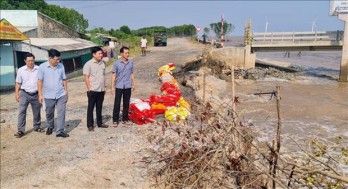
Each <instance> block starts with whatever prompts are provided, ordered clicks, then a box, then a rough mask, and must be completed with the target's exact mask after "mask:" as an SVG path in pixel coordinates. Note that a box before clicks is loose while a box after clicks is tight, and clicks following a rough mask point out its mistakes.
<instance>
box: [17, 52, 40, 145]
mask: <svg viewBox="0 0 348 189" xmlns="http://www.w3.org/2000/svg"><path fill="white" fill-rule="evenodd" d="M24 62H25V64H26V65H25V66H22V67H21V68H19V69H18V73H17V77H16V92H15V95H16V101H17V102H19V108H18V110H19V114H18V125H17V126H18V132H17V133H16V134H14V135H15V136H16V137H17V138H20V137H22V136H24V133H25V124H26V116H27V108H28V106H29V104H30V105H31V108H32V112H33V122H34V123H33V125H34V131H36V132H43V131H44V130H43V129H42V128H41V114H40V109H41V104H40V103H39V100H38V90H37V80H38V77H37V74H38V72H39V67H38V66H36V65H35V56H34V55H33V54H31V53H27V54H25V55H24Z"/></svg>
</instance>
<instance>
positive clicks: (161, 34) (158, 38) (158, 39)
mask: <svg viewBox="0 0 348 189" xmlns="http://www.w3.org/2000/svg"><path fill="white" fill-rule="evenodd" d="M153 43H154V44H153V45H154V46H159V45H162V46H167V33H166V32H165V31H156V32H155V33H154V37H153Z"/></svg>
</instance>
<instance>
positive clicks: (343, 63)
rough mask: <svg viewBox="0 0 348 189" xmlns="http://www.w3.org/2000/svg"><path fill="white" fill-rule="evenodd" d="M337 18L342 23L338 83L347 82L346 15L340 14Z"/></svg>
mask: <svg viewBox="0 0 348 189" xmlns="http://www.w3.org/2000/svg"><path fill="white" fill-rule="evenodd" d="M338 18H339V19H340V20H343V21H344V36H343V47H342V60H341V67H340V76H339V78H338V81H341V82H348V15H347V14H340V15H339V16H338Z"/></svg>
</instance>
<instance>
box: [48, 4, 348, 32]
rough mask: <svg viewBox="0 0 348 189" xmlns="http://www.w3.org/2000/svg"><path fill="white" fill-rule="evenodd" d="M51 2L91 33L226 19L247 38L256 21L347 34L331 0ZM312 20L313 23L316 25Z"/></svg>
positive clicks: (277, 28)
mask: <svg viewBox="0 0 348 189" xmlns="http://www.w3.org/2000/svg"><path fill="white" fill-rule="evenodd" d="M46 2H47V3H48V4H55V5H60V6H63V7H67V8H73V9H75V10H77V11H78V12H80V13H81V14H83V15H84V17H85V18H86V19H88V21H89V29H92V28H95V27H104V28H106V29H111V28H114V29H118V28H119V27H120V26H122V25H127V26H129V27H130V29H132V30H134V29H139V28H143V27H149V26H165V27H171V26H176V25H182V24H193V25H195V26H197V27H200V28H204V27H209V24H210V23H212V22H218V21H220V20H221V15H224V18H225V20H227V22H229V23H232V24H233V25H235V30H234V31H233V32H232V33H230V34H229V35H233V36H234V35H243V33H244V23H245V21H247V20H248V19H249V18H251V19H252V27H253V28H252V30H253V31H254V32H264V31H265V29H266V22H268V27H267V30H268V32H292V31H311V30H312V26H314V30H317V31H335V30H343V22H342V21H340V20H338V18H337V17H335V16H330V15H329V7H330V2H329V0H320V1H275V0H274V1H232V0H231V1H184V0H182V1H118V0H113V1H112V0H109V1H83V0H80V1H77V0H75V1H65V0H64V1H51V0H46ZM313 22H315V23H314V25H313Z"/></svg>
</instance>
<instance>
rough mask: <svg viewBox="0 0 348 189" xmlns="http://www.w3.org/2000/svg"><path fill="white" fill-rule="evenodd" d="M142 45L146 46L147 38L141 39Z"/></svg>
mask: <svg viewBox="0 0 348 189" xmlns="http://www.w3.org/2000/svg"><path fill="white" fill-rule="evenodd" d="M140 42H141V47H146V44H147V40H146V39H141V41H140Z"/></svg>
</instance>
